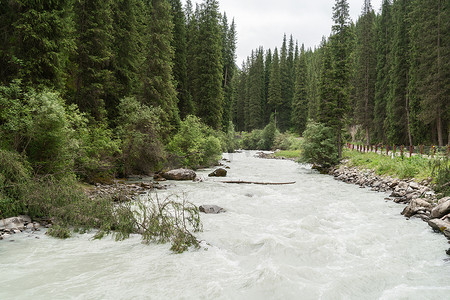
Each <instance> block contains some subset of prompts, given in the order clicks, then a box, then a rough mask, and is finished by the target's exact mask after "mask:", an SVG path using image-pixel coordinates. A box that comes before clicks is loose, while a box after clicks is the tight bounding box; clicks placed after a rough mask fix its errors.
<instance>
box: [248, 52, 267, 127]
mask: <svg viewBox="0 0 450 300" xmlns="http://www.w3.org/2000/svg"><path fill="white" fill-rule="evenodd" d="M264 75H265V74H264V51H263V49H262V47H261V48H259V49H257V50H256V51H255V52H254V53H253V54H252V57H251V65H250V67H249V72H248V79H249V81H248V89H249V93H248V112H249V115H248V128H247V129H248V130H252V129H259V128H262V127H263V126H264V114H263V112H264V111H263V106H262V104H263V102H264V96H265V95H264V94H265V91H264V90H265V86H264V83H265V82H264V81H265V78H264Z"/></svg>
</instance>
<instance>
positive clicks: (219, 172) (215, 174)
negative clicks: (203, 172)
mask: <svg viewBox="0 0 450 300" xmlns="http://www.w3.org/2000/svg"><path fill="white" fill-rule="evenodd" d="M208 176H209V177H225V176H227V170H225V169H222V168H219V169H215V170H214V172H212V173H210V174H209V175H208Z"/></svg>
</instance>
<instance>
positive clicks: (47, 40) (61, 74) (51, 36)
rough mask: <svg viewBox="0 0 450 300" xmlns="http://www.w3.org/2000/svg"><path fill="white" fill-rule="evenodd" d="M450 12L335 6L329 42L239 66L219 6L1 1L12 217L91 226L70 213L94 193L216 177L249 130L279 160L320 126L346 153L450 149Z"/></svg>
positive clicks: (5, 161)
mask: <svg viewBox="0 0 450 300" xmlns="http://www.w3.org/2000/svg"><path fill="white" fill-rule="evenodd" d="M448 14H449V2H448V1H443V0H433V1H429V0H413V1H409V0H395V1H393V2H391V1H389V0H385V1H384V2H383V6H382V9H381V12H380V14H376V13H375V12H374V10H373V9H372V7H371V4H370V0H365V1H364V6H363V10H362V14H361V16H360V18H359V19H358V20H357V21H356V23H353V22H352V21H351V20H350V17H349V7H348V3H347V1H346V0H336V1H335V5H334V8H333V16H332V18H333V21H334V25H333V27H332V33H331V35H330V36H329V37H328V38H323V39H322V42H321V44H320V46H318V47H316V48H315V49H305V47H304V46H300V47H299V45H298V42H297V41H294V38H293V37H292V36H290V38H289V39H288V38H287V36H286V35H285V36H284V38H283V42H282V46H281V47H280V49H277V48H275V49H267V50H265V49H263V48H262V47H259V48H257V49H256V50H254V51H253V52H252V53H251V55H250V56H249V57H248V58H247V60H246V61H245V62H244V63H243V65H242V66H241V67H237V65H236V63H235V57H236V54H235V52H236V36H237V33H236V25H235V22H234V20H229V19H228V18H227V15H226V14H225V13H222V12H221V11H220V9H219V2H218V1H217V0H204V1H203V2H202V3H201V4H197V5H196V6H195V7H194V6H193V5H192V3H191V1H187V3H186V5H185V6H184V7H183V6H182V4H181V1H180V0H117V1H113V0H101V1H100V0H89V1H88V0H77V1H75V0H55V1H46V0H40V1H36V0H33V1H32V0H20V1H19V0H1V5H0V66H1V68H0V217H2V216H11V215H14V214H17V213H27V214H29V215H31V216H32V217H33V216H55V215H57V216H59V217H60V218H61V219H63V218H68V216H71V217H70V218H72V219H70V220H67V222H69V223H70V222H71V223H72V224H73V223H76V222H78V221H79V222H81V223H82V224H85V223H86V218H85V217H83V218H80V216H79V215H77V214H75V215H73V214H72V215H71V214H70V213H69V212H73V209H72V208H71V207H72V206H77V205H78V206H77V207H83V208H85V207H91V206H90V205H93V204H92V203H91V202H86V201H88V200H86V197H85V196H80V195H81V194H82V193H78V194H76V195H74V193H75V192H74V191H78V190H79V189H77V188H76V187H77V186H78V185H79V182H80V181H82V182H88V183H94V182H102V181H108V180H111V178H117V177H126V176H129V175H131V174H151V173H153V172H156V171H160V170H164V169H167V168H171V167H179V166H187V167H194V168H196V167H202V166H209V165H211V164H213V163H214V162H217V160H218V159H220V156H221V153H222V152H223V151H233V150H234V149H235V148H236V147H237V145H236V144H235V143H236V134H235V129H236V131H246V132H251V131H255V130H259V132H260V133H261V132H262V134H261V137H262V138H261V139H260V141H258V143H255V145H257V146H256V147H257V148H261V149H270V148H271V146H272V141H273V139H274V136H275V134H278V133H277V132H281V133H285V132H291V133H295V134H297V135H303V133H304V131H305V129H306V128H307V124H311V123H312V122H315V123H314V124H321V125H320V126H325V127H326V128H328V129H329V131H328V132H329V133H327V135H328V136H329V135H332V136H333V137H334V138H336V143H334V144H333V145H334V146H336V145H337V146H338V147H336V148H338V150H339V151H338V153H339V156H340V154H341V152H342V145H343V143H344V142H345V141H349V140H353V141H360V142H365V143H367V144H369V143H390V144H392V143H395V144H404V145H411V144H419V143H421V144H437V145H440V146H442V145H444V144H446V143H449V140H450V112H449V99H448V97H449V95H450V91H449V89H450V82H449V80H450V74H449V72H450V67H449V62H450V60H449V51H450V47H449V42H448V39H449V37H450V34H449V26H450V19H449V15H448ZM320 126H319V127H317V126H316V127H315V128H319V129H320V128H322V127H320ZM263 128H264V130H263V131H262V129H263ZM328 129H327V130H328ZM306 135H309V136H312V135H314V134H311V132H307V134H306ZM237 136H238V137H240V138H241V139H245V137H246V136H247V138H248V137H249V136H251V134H247V135H246V133H240V134H239V135H237ZM333 145H331V146H332V147H334V146H333ZM30 194H32V195H36V196H34V197H30V196H29V195H30ZM74 199H75V200H74ZM76 199H78V200H76ZM76 201H79V203H78V204H74V203H75V202H76ZM99 205H100V204H99ZM105 205H109V206H108V207H109V209H110V211H111V212H114V213H113V215H114V214H116V213H117V210H116V209H114V208H112V207H111V206H110V204H105ZM63 207H64V209H62V208H63ZM98 207H99V206H94V207H91V211H93V212H96V211H97V210H98V209H99V208H98ZM76 212H77V213H78V211H76ZM94 215H95V214H94ZM109 217H111V215H110V216H109ZM111 218H112V217H111ZM80 219H81V221H80ZM88 219H89V218H88ZM77 220H78V221H77ZM89 220H91V221H92V222H93V223H96V222H97V223H98V220H99V219H98V216H96V217H92V218H90V219H89ZM97 225H98V224H97ZM94 226H95V224H94ZM116 226H117V224H116Z"/></svg>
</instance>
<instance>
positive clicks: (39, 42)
mask: <svg viewBox="0 0 450 300" xmlns="http://www.w3.org/2000/svg"><path fill="white" fill-rule="evenodd" d="M71 4H72V1H70V0H60V1H31V0H25V1H2V4H1V6H2V8H1V10H2V11H1V13H2V15H1V20H2V21H0V22H1V25H2V31H3V30H5V33H4V34H2V38H1V39H2V40H3V41H2V42H4V43H5V44H3V43H2V46H0V49H2V50H1V54H0V56H1V57H3V58H2V60H3V62H4V63H5V64H4V65H3V64H2V67H1V69H2V71H1V73H2V78H5V79H6V80H5V79H3V80H5V81H8V80H10V79H12V78H19V79H21V80H22V83H23V84H24V85H29V86H30V85H31V86H34V87H50V88H56V89H61V88H62V86H63V78H64V72H65V66H66V63H67V59H68V54H69V51H71V50H72V49H73V46H74V45H73V35H72V31H73V23H72V18H71V8H72V7H71ZM9 22H11V23H9ZM8 23H9V24H8ZM3 26H5V27H3ZM3 28H5V29H3ZM4 46H6V47H8V48H7V49H4V48H3V47H4ZM3 69H4V71H3ZM5 71H6V72H12V73H11V74H6V73H5Z"/></svg>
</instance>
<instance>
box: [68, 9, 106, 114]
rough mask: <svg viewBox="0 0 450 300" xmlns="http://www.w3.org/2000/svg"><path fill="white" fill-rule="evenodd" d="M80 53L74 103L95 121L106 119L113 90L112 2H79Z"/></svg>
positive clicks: (72, 86) (72, 85)
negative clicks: (111, 67) (107, 93)
mask: <svg viewBox="0 0 450 300" xmlns="http://www.w3.org/2000/svg"><path fill="white" fill-rule="evenodd" d="M74 12H75V28H76V42H77V44H76V46H77V49H76V53H75V57H74V58H73V61H74V64H73V69H72V70H71V73H72V74H71V75H72V78H73V82H69V83H68V86H69V93H70V94H72V95H73V96H72V101H73V102H74V103H76V104H77V105H78V107H79V108H80V110H81V111H83V112H87V113H89V114H90V115H91V116H92V117H93V118H94V119H95V120H97V121H104V120H105V117H106V110H105V96H106V91H107V90H109V89H110V87H111V79H112V72H111V70H110V69H109V67H110V65H111V60H112V51H111V43H112V35H111V33H112V25H111V24H112V20H111V1H109V0H108V1H101V0H92V1H87V0H80V1H75V4H74Z"/></svg>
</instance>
